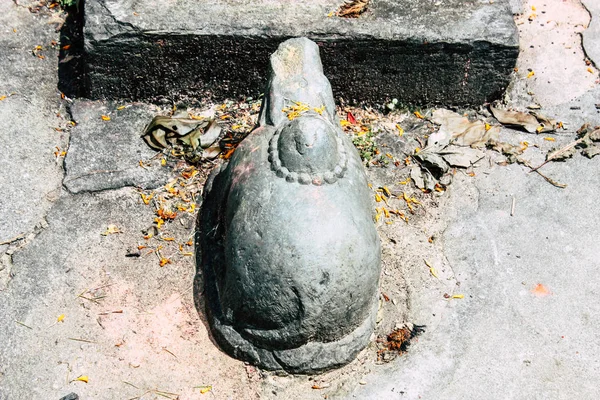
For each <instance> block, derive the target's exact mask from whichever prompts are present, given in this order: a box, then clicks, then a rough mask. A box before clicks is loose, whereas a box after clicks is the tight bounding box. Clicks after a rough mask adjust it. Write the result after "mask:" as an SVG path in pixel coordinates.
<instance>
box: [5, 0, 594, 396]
mask: <svg viewBox="0 0 600 400" xmlns="http://www.w3.org/2000/svg"><path fill="white" fill-rule="evenodd" d="M591 3H594V0H584V4H585V5H586V6H587V9H588V11H589V12H590V13H591V20H590V18H589V17H590V14H587V13H586V12H584V11H585V10H584V9H583V8H582V6H581V3H579V2H577V1H562V2H559V1H548V2H546V3H544V4H546V5H544V4H542V3H539V4H537V3H536V2H533V1H529V2H526V3H525V4H524V7H525V8H524V9H526V10H527V12H526V13H524V14H523V17H517V18H520V19H518V20H519V21H523V22H524V23H523V24H522V25H520V26H521V27H522V31H523V32H522V33H523V35H524V36H523V37H522V41H523V53H522V55H521V58H520V61H519V63H520V64H519V72H517V73H515V76H514V84H513V87H512V89H511V91H509V93H508V96H507V97H508V102H509V105H512V106H514V107H517V108H520V109H524V108H525V107H526V106H527V105H531V104H534V103H536V104H538V105H539V106H540V107H541V112H543V113H546V114H548V115H550V116H552V117H556V118H557V119H559V120H561V121H563V122H564V124H565V126H566V128H567V129H566V130H564V131H559V132H557V133H556V134H555V135H552V137H553V138H554V139H555V142H548V141H547V140H545V139H544V138H545V137H547V136H550V135H546V136H544V135H531V134H525V133H521V132H517V131H514V130H509V129H503V130H502V132H501V135H502V138H503V139H504V140H507V141H510V142H511V143H519V142H522V141H528V142H529V143H530V147H529V149H528V150H527V152H526V154H525V156H526V157H527V159H530V160H531V162H532V163H533V164H538V163H541V162H542V161H543V157H544V154H543V151H546V150H548V149H549V148H550V147H552V146H561V145H565V144H567V143H569V142H571V141H572V140H573V138H574V131H575V130H576V129H577V128H579V126H580V125H581V124H582V123H583V122H590V123H592V124H595V125H600V114H599V110H598V109H597V108H596V104H598V103H600V100H599V99H600V90H599V85H598V82H597V80H598V73H597V70H595V69H593V70H592V72H591V73H590V72H588V71H587V68H588V66H587V65H586V64H585V59H584V55H583V51H582V50H581V37H580V35H579V34H580V33H581V34H582V35H583V44H584V45H586V41H589V42H590V43H598V42H600V34H599V33H598V32H597V28H593V27H594V26H596V27H597V23H596V25H594V23H595V21H596V22H597V21H598V18H600V13H599V10H598V9H597V6H596V5H595V4H591ZM531 6H535V7H536V12H537V14H538V17H537V18H533V20H532V21H529V20H528V19H527V18H528V16H529V15H528V13H530V12H531V11H533V10H532V9H531ZM545 7H548V8H545ZM551 9H552V10H553V11H551ZM544 10H545V11H546V13H545V14H550V13H551V12H553V13H556V14H553V15H555V16H557V18H556V20H558V18H560V21H562V22H561V23H560V26H561V29H562V30H560V29H558V30H551V31H550V32H549V31H546V22H545V21H544V22H540V19H541V18H542V17H541V16H542V15H544V14H542V13H541V11H544ZM586 15H587V17H586ZM51 18H52V16H50V15H47V16H44V15H39V14H31V13H29V11H28V10H27V9H26V8H22V7H15V6H14V5H13V3H11V2H1V3H0V21H2V23H0V26H2V28H0V29H1V34H0V43H1V44H2V46H0V49H1V50H0V51H1V52H2V54H3V57H2V59H1V60H0V77H1V78H2V80H0V96H1V95H8V94H10V93H13V92H14V93H16V94H15V95H13V96H9V97H7V98H6V99H4V100H2V101H0V117H1V118H2V120H3V121H5V129H4V130H3V140H2V142H1V143H2V146H3V147H2V151H3V154H4V157H3V158H2V159H1V160H0V163H2V164H1V165H0V166H1V171H0V184H1V187H2V188H3V189H4V190H3V194H2V196H0V212H1V215H2V218H1V220H2V222H3V224H1V225H0V243H4V242H7V241H8V242H9V243H6V244H0V251H1V252H2V254H4V255H5V256H6V255H7V254H8V256H9V258H8V259H7V258H6V257H4V259H5V260H8V261H5V264H2V265H5V267H4V268H3V267H2V266H0V304H2V307H0V320H1V321H2V329H0V398H2V399H3V400H4V399H11V400H12V399H22V398H27V399H40V400H41V399H43V400H47V399H57V400H58V399H60V398H61V397H62V396H64V395H66V394H68V393H71V392H76V393H78V394H79V396H80V398H83V399H88V398H89V399H117V398H133V397H136V396H142V398H144V399H151V398H164V397H161V396H160V395H159V394H157V393H156V392H153V391H152V390H162V391H166V392H171V393H177V394H178V395H179V398H180V399H182V400H183V399H188V400H189V399H203V398H209V397H211V396H212V397H213V398H217V399H221V398H223V399H226V398H231V399H257V398H264V399H275V398H282V397H284V398H285V397H287V398H291V399H299V398H302V399H322V398H324V396H327V398H328V399H346V398H357V399H371V398H372V399H419V398H420V399H481V398H486V399H531V398H534V399H573V398H577V399H595V398H597V397H598V389H597V384H596V383H597V382H598V380H599V378H600V365H599V361H598V360H600V350H599V349H600V343H599V339H598V336H597V331H598V329H599V328H600V320H599V318H598V315H600V309H599V306H598V302H597V286H598V278H597V273H596V271H597V269H598V267H599V266H600V265H599V262H598V260H599V259H600V248H599V247H598V246H597V244H596V241H597V240H596V237H597V232H598V226H599V224H600V211H598V208H597V206H596V203H597V198H598V188H599V187H600V178H599V176H600V175H598V170H599V167H600V165H599V163H600V158H595V159H592V160H588V159H585V158H583V157H581V156H579V155H577V156H575V157H574V158H573V159H570V160H568V161H567V162H565V163H550V164H548V165H547V166H544V168H543V169H542V171H543V172H544V173H545V174H547V175H549V176H551V177H552V178H553V179H555V180H557V181H559V182H561V183H566V184H568V186H567V188H566V189H558V188H555V187H554V186H551V185H550V184H548V183H547V182H546V181H544V180H543V179H542V178H541V177H539V176H537V175H535V174H528V173H527V169H526V168H524V167H522V166H519V165H511V166H509V167H499V166H496V165H495V166H493V167H492V166H490V163H489V162H488V160H487V159H486V160H485V161H484V162H482V163H480V165H479V166H478V167H477V168H476V169H475V176H474V177H470V176H467V175H465V174H459V175H457V177H456V179H455V182H454V183H453V184H452V185H451V186H450V188H449V190H448V191H447V193H446V194H445V195H443V196H439V197H432V199H431V201H430V202H428V203H426V204H425V207H423V209H421V210H419V211H418V213H417V215H415V216H414V217H412V218H411V221H410V223H409V224H404V223H401V224H400V223H396V224H393V225H385V224H383V223H380V226H379V228H378V229H379V232H380V235H381V238H382V242H383V263H384V272H383V275H382V282H381V291H382V292H383V293H386V294H387V295H388V296H389V297H390V301H389V302H382V310H383V311H382V314H381V316H382V318H383V319H382V320H381V321H380V324H379V327H378V333H384V332H387V331H389V330H390V329H391V328H392V327H393V326H394V324H395V323H396V322H398V321H404V320H409V321H412V322H415V323H420V324H425V325H427V330H426V332H425V333H424V334H423V335H421V336H420V337H419V339H418V341H417V342H415V343H413V345H411V347H410V351H409V352H408V353H407V354H404V355H403V356H400V357H398V358H396V359H395V360H394V361H392V362H390V363H387V364H383V365H378V364H377V363H375V362H374V358H375V357H374V354H375V352H376V349H375V346H374V344H373V346H370V347H369V348H367V349H366V350H365V351H364V352H362V353H361V354H360V355H359V357H358V358H357V360H356V361H354V362H352V363H351V364H350V365H348V366H346V367H344V368H342V369H340V370H337V371H332V372H330V373H327V374H323V375H320V376H317V377H305V376H278V375H276V374H264V373H262V372H260V371H257V370H256V369H254V368H253V367H250V366H246V365H244V364H243V363H240V362H238V361H236V360H234V359H231V358H229V357H228V356H226V355H225V354H224V353H222V352H221V351H220V350H219V349H218V347H216V345H215V344H214V343H213V342H212V341H211V337H210V334H209V332H208V328H207V326H206V324H205V321H204V319H203V318H204V316H203V314H202V313H200V314H199V313H198V312H197V310H196V308H195V305H194V299H193V295H192V293H193V290H192V289H193V276H194V265H193V262H192V260H191V258H190V257H186V256H183V255H179V256H177V257H174V262H173V264H169V265H167V266H165V267H163V268H160V267H158V264H157V258H156V255H155V254H149V253H145V252H142V253H140V255H139V257H126V256H125V255H126V254H130V253H131V252H132V249H136V248H137V246H139V245H146V244H147V243H146V242H145V241H144V239H143V238H142V232H143V231H146V230H147V228H148V227H149V226H150V225H151V224H152V219H153V217H154V214H153V212H152V211H151V210H150V209H149V208H147V207H144V205H143V204H142V200H141V198H140V195H139V193H138V191H136V190H135V189H133V188H130V187H125V188H118V189H116V190H104V191H101V192H97V193H81V194H72V193H69V192H68V191H67V190H64V189H63V188H62V187H61V185H62V178H63V169H62V158H61V157H60V152H59V157H58V160H57V157H56V156H55V154H54V152H55V151H56V149H55V147H56V146H58V147H59V148H60V149H61V150H62V149H65V148H66V146H67V140H68V135H69V128H68V124H67V122H68V120H69V116H68V114H67V112H66V110H65V108H64V103H63V102H62V101H61V99H60V96H59V93H58V92H57V91H56V88H55V87H56V77H55V75H56V62H57V61H56V55H57V51H56V49H51V47H52V45H51V41H52V40H58V34H57V33H56V32H54V30H53V26H52V25H49V24H48V21H49V20H50V19H51ZM544 18H546V17H544ZM586 18H587V19H586ZM574 21H575V22H574ZM590 21H591V22H590ZM588 22H589V28H587V29H584V28H585V27H586V26H587V24H588ZM542 23H543V24H544V26H541V24H542ZM577 24H582V25H581V27H577V26H576V25H577ZM525 28H526V29H525ZM15 31H16V32H15ZM555 34H556V35H558V36H557V37H559V39H560V40H562V41H561V42H560V43H563V42H564V43H567V42H568V43H572V44H565V45H562V44H561V45H560V46H558V47H556V48H555V47H553V46H554V45H552V44H551V43H550V44H548V43H546V40H547V39H548V38H540V37H539V36H548V37H550V36H549V35H555ZM561 35H562V36H561ZM578 38H579V39H578ZM529 40H531V42H529ZM577 40H579V41H577ZM530 43H531V44H530ZM555 43H556V42H555ZM37 45H42V46H43V48H44V49H45V50H42V52H41V53H39V54H41V55H44V56H45V58H43V59H41V58H38V57H36V56H35V55H34V54H32V49H34V48H35V46H37ZM529 45H533V46H534V47H533V48H531V47H529ZM540 46H541V47H540ZM568 46H575V47H573V48H572V49H567V48H566V47H568ZM554 49H556V52H555V53H553V54H555V58H558V59H559V60H555V59H551V58H549V57H547V55H546V54H544V51H543V50H551V52H552V50H554ZM567 50H571V51H570V52H569V51H567ZM573 52H575V54H573ZM568 53H570V54H568ZM586 54H587V56H588V57H591V58H592V61H593V62H594V63H595V65H596V66H597V65H598V62H600V61H599V60H598V59H597V58H594V56H593V54H594V53H593V50H592V51H590V47H589V46H587V45H586ZM563 57H564V58H565V61H564V62H563V60H562V58H563ZM592 67H593V65H592ZM527 68H531V69H533V70H534V71H535V75H534V76H535V77H536V80H532V78H526V76H527V73H526V71H527ZM564 68H568V71H567V72H566V73H565V72H564ZM586 74H587V75H586ZM548 81H550V82H548ZM530 93H532V94H530ZM144 107H145V106H144ZM57 114H59V116H57ZM95 114H102V110H100V109H94V115H95ZM98 116H99V115H98ZM115 121H116V119H115ZM113 122H114V121H113ZM84 125H85V124H82V126H84ZM54 128H59V130H56V129H54ZM74 132H77V131H76V130H75V131H74ZM132 132H133V130H132ZM133 137H134V135H133V133H132V138H133ZM88 145H89V143H88ZM535 146H538V147H535ZM92 148H93V147H92ZM73 150H74V151H77V147H74V149H73ZM542 150H543V151H542ZM136 151H137V150H134V151H133V152H129V153H127V152H126V153H125V154H126V156H124V157H126V158H128V160H122V161H124V162H132V161H133V163H136V162H137V161H138V158H137V157H138V154H137V153H136ZM74 156H77V154H75V153H74ZM134 156H135V157H134ZM134 158H135V160H134ZM142 158H143V157H142ZM108 162H112V161H108ZM368 174H369V177H370V180H371V182H372V183H373V185H374V186H379V185H384V184H388V183H391V180H392V176H393V175H387V174H386V173H380V171H378V170H376V169H370V170H369V172H368ZM118 186H120V185H116V186H114V187H115V188H116V187H118ZM513 198H514V201H515V207H514V215H511V208H512V202H513ZM44 221H46V223H44ZM193 223H194V221H193V218H192V217H191V216H190V217H189V218H188V219H187V220H186V221H185V223H183V224H181V225H175V224H172V226H171V228H172V229H173V230H174V231H176V232H177V233H178V234H179V235H180V236H182V237H188V236H189V235H191V234H192V232H193V229H194V225H193ZM111 224H114V225H116V226H118V227H119V228H120V229H121V230H122V233H119V234H114V235H108V236H103V235H102V234H101V233H103V232H104V231H105V230H106V229H107V227H108V226H109V225H111ZM36 226H37V228H36ZM432 236H433V237H436V238H437V239H436V240H435V241H433V243H429V241H428V238H430V237H432ZM169 255H171V254H169ZM424 259H426V260H428V261H429V262H431V263H432V264H433V265H434V266H435V267H436V269H437V270H438V272H439V276H440V279H434V278H433V277H432V276H431V275H430V273H429V270H428V269H427V267H426V266H425V264H424V263H423V260H424ZM540 283H541V284H543V285H544V286H545V287H547V288H548V290H549V293H547V294H546V295H539V293H538V295H536V293H535V292H534V291H533V289H534V288H535V287H536V285H538V284H540ZM444 293H447V294H453V293H456V294H458V293H460V294H464V296H465V297H464V298H463V299H446V298H444V296H443V295H444ZM543 294H544V293H543ZM81 296H83V297H81ZM61 314H62V315H65V319H64V321H63V322H58V321H57V318H58V317H59V315H61ZM81 375H86V376H88V377H89V383H87V384H86V383H84V382H81V381H74V379H75V378H77V377H78V376H81ZM202 385H212V390H211V392H210V393H207V394H201V393H200V390H199V389H198V386H202ZM313 386H317V387H321V388H322V389H312V387H313Z"/></svg>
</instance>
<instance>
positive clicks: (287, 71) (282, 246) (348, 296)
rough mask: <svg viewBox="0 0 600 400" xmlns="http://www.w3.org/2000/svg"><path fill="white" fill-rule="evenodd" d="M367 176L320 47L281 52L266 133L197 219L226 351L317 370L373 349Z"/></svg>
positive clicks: (215, 326) (217, 185)
mask: <svg viewBox="0 0 600 400" xmlns="http://www.w3.org/2000/svg"><path fill="white" fill-rule="evenodd" d="M362 168H363V167H362V165H361V161H360V158H359V156H358V153H357V151H356V149H355V148H354V146H353V145H352V143H351V142H350V140H349V139H348V138H347V137H346V136H345V135H344V133H343V132H342V130H341V128H340V124H339V121H338V120H337V117H336V115H335V104H334V100H333V94H332V91H331V86H330V84H329V81H328V80H327V78H326V77H325V76H324V75H323V68H322V65H321V60H320V58H319V48H318V46H317V45H316V44H315V43H313V42H311V41H310V40H308V39H306V38H299V39H290V40H288V41H286V42H284V43H282V44H281V45H280V46H279V48H278V50H277V51H276V52H275V53H274V54H273V55H272V56H271V76H270V80H269V83H268V86H267V91H266V92H265V100H264V102H263V107H262V110H261V114H260V118H259V124H258V127H257V128H256V129H255V130H254V131H253V132H252V133H251V134H250V135H249V136H248V137H247V138H246V139H245V140H244V141H243V142H242V143H241V144H240V145H239V147H238V148H237V150H236V151H235V153H234V154H233V156H232V157H231V159H230V161H229V162H228V164H226V165H225V164H224V165H222V166H221V168H219V169H218V170H215V171H213V173H212V174H211V176H210V177H209V179H208V181H207V184H206V187H205V197H204V202H203V205H202V209H201V212H200V216H199V230H198V232H199V233H198V237H197V244H198V245H199V246H200V249H199V251H198V263H199V264H201V265H202V271H203V278H204V285H205V286H204V287H205V295H206V303H207V304H206V305H207V314H208V317H209V323H210V325H211V328H212V332H213V334H214V337H215V339H216V341H217V342H218V343H219V345H220V346H221V347H222V348H223V349H224V350H225V351H226V352H227V353H229V354H231V355H232V356H234V357H237V358H240V359H242V360H246V361H250V362H251V363H254V364H256V365H258V366H260V367H263V368H265V369H271V370H286V371H288V372H292V373H316V372H319V371H323V370H326V369H330V368H334V367H338V366H341V365H344V364H346V363H348V362H350V361H351V360H352V359H353V358H354V357H355V356H356V354H357V353H358V352H359V351H360V350H361V349H363V348H364V347H365V346H366V344H367V343H368V341H369V338H370V336H371V333H372V331H373V328H374V325H375V316H376V312H377V304H378V302H377V289H378V282H379V274H380V268H381V267H380V243H379V237H378V234H377V232H376V229H375V226H374V223H373V214H372V211H373V205H372V203H371V201H372V193H371V191H370V189H369V188H368V185H367V181H366V177H365V174H364V171H363V169H362Z"/></svg>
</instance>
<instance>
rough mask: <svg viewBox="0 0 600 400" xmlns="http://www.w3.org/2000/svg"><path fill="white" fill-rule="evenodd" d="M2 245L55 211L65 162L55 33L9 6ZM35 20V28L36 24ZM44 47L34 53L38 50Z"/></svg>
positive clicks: (1, 87) (0, 145) (0, 64)
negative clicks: (59, 150) (52, 208)
mask: <svg viewBox="0 0 600 400" xmlns="http://www.w3.org/2000/svg"><path fill="white" fill-rule="evenodd" d="M0 13H1V14H2V20H3V21H4V23H3V24H2V28H0V29H1V34H0V52H1V57H0V96H6V98H4V99H3V100H2V101H1V102H0V120H2V121H3V124H4V127H3V129H2V132H3V133H2V141H1V142H0V153H1V154H2V157H0V187H2V188H3V191H2V195H0V210H2V224H0V242H6V241H11V240H12V239H14V238H16V237H19V236H20V235H26V234H27V233H28V232H30V231H32V230H33V228H34V226H35V225H36V224H37V223H38V222H39V220H40V219H41V218H42V217H43V215H44V214H45V212H46V210H48V208H49V207H50V206H51V203H52V200H53V199H54V195H55V193H56V190H57V189H59V188H60V186H61V180H62V170H61V163H62V159H58V160H57V159H56V157H55V156H54V154H53V152H54V151H56V149H55V147H56V146H58V147H60V148H64V147H66V142H67V140H68V135H67V133H66V132H64V131H63V132H60V131H57V130H56V129H54V128H58V129H59V130H62V129H63V128H64V122H65V121H64V119H63V118H62V117H59V116H57V114H61V115H62V113H64V110H61V102H60V95H59V92H58V90H57V89H56V84H57V81H58V78H57V76H56V73H55V68H56V54H57V53H58V52H57V50H56V49H52V48H50V47H51V44H50V42H51V41H52V40H56V39H57V37H58V34H57V33H55V32H54V31H53V29H52V26H51V25H47V24H46V22H47V21H43V18H42V17H38V16H34V15H31V14H30V13H29V11H28V10H27V9H25V8H21V7H16V6H15V5H14V3H12V2H10V1H3V2H2V4H0ZM32 19H33V20H34V23H32ZM38 45H39V46H42V47H43V50H40V51H39V52H38V53H39V55H40V56H43V57H44V58H43V59H42V58H38V57H36V56H34V55H33V54H32V51H33V50H34V48H35V47H36V46H38Z"/></svg>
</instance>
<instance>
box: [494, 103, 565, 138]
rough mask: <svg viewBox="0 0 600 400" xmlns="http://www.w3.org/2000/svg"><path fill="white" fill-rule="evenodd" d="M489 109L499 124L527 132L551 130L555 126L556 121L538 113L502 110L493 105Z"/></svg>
mask: <svg viewBox="0 0 600 400" xmlns="http://www.w3.org/2000/svg"><path fill="white" fill-rule="evenodd" d="M490 110H491V111H492V114H493V115H494V117H495V118H496V119H497V120H498V122H500V123H501V124H503V125H508V126H516V127H521V128H523V129H525V130H526V131H527V132H529V133H541V132H553V131H554V130H555V127H556V121H554V120H553V119H550V118H547V117H545V116H543V115H541V114H538V113H534V112H529V113H525V112H520V111H510V110H502V109H500V108H495V107H490ZM540 127H541V129H540Z"/></svg>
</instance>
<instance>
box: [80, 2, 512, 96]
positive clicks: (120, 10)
mask: <svg viewBox="0 0 600 400" xmlns="http://www.w3.org/2000/svg"><path fill="white" fill-rule="evenodd" d="M163 3H164V4H163ZM258 3H260V2H257V1H251V0H247V1H239V2H236V4H235V5H231V4H229V3H228V2H227V1H225V0H220V1H211V2H197V1H191V0H188V1H180V2H177V3H176V6H175V5H174V4H175V3H169V2H162V1H154V0H152V1H151V0H145V1H138V2H136V4H135V5H134V6H132V3H131V2H122V1H120V0H87V1H86V5H85V27H84V41H85V54H84V57H85V58H84V63H85V79H84V84H83V85H84V88H83V91H82V93H83V95H84V96H86V97H89V98H92V99H116V98H125V99H130V100H146V101H147V100H150V101H156V100H159V99H160V98H163V97H168V98H171V99H179V98H185V97H188V98H189V97H192V98H194V97H195V98H207V97H208V98H214V99H219V98H224V97H238V96H244V95H257V94H259V93H260V92H262V90H263V89H264V85H265V80H266V77H267V71H268V59H269V55H270V54H271V53H272V52H273V51H274V50H275V49H276V48H277V46H278V45H279V43H281V42H282V41H284V40H286V39H288V38H290V37H298V36H307V37H309V38H311V39H313V40H314V41H316V42H317V43H318V44H319V46H320V48H321V57H322V60H323V65H324V69H325V71H326V73H327V76H328V77H329V80H330V81H331V84H332V86H333V90H334V93H335V95H336V97H337V96H341V97H343V98H345V99H347V100H350V101H360V102H367V103H374V104H381V103H383V102H384V101H385V100H388V99H392V98H397V99H398V100H399V101H400V103H402V104H413V105H430V104H445V105H456V106H467V105H478V104H481V103H484V102H486V101H492V100H494V99H497V98H499V96H500V95H501V93H502V92H503V91H504V88H505V87H506V85H507V84H508V81H509V78H510V73H511V71H512V69H513V68H514V64H515V61H516V58H517V55H518V52H519V48H518V35H517V29H516V26H515V24H514V21H513V19H512V14H511V12H510V9H509V7H508V4H507V2H506V1H502V0H498V1H495V2H493V3H492V4H489V2H487V1H485V2H483V1H482V2H464V1H462V0H445V1H440V2H437V3H433V2H423V1H418V0H407V1H403V2H397V1H392V0H374V1H373V6H372V8H371V10H369V11H368V12H367V13H366V14H363V16H361V18H357V19H343V18H338V17H327V14H328V13H330V12H331V11H332V10H335V9H336V5H337V4H338V3H339V1H335V0H323V1H312V2H297V4H296V2H293V3H294V4H293V5H290V2H283V1H282V2H281V4H276V2H272V1H271V2H267V3H265V4H258ZM435 4H438V5H435Z"/></svg>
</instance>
